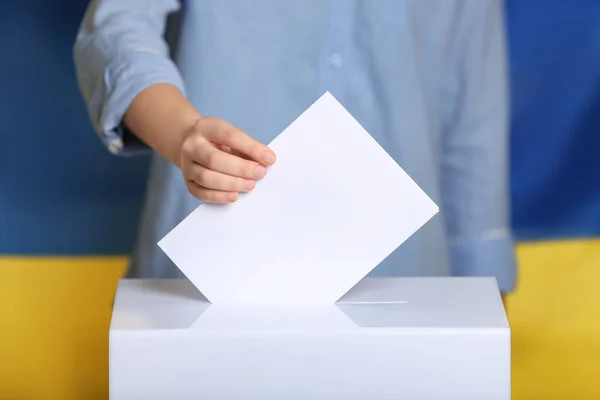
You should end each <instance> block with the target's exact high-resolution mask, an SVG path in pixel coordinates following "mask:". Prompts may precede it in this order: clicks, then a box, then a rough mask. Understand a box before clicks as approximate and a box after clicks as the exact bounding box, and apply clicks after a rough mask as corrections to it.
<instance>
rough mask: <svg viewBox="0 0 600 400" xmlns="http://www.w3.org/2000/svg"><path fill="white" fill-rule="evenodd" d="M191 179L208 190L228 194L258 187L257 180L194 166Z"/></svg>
mask: <svg viewBox="0 0 600 400" xmlns="http://www.w3.org/2000/svg"><path fill="white" fill-rule="evenodd" d="M188 176H189V179H191V180H192V181H194V182H195V183H196V184H198V185H199V186H202V187H203V188H206V189H214V190H221V191H226V192H249V191H251V190H252V189H254V187H255V186H256V180H254V179H244V178H239V177H235V176H231V175H225V174H222V173H220V172H216V171H213V170H210V169H208V168H204V167H203V166H201V165H198V164H194V165H192V166H191V170H190V171H189V172H188Z"/></svg>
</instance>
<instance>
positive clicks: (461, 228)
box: [74, 0, 516, 291]
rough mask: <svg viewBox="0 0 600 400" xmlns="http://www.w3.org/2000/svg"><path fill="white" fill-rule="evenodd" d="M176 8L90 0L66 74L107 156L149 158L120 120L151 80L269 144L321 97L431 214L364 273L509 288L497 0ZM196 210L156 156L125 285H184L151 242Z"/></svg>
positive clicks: (511, 262)
mask: <svg viewBox="0 0 600 400" xmlns="http://www.w3.org/2000/svg"><path fill="white" fill-rule="evenodd" d="M180 6H181V4H180V2H178V1H175V0H127V1H123V0H97V1H93V2H92V4H91V5H90V7H89V9H88V11H87V14H86V16H85V19H84V21H83V23H82V26H81V30H80V32H79V35H78V37H77V41H76V44H75V49H74V55H75V65H76V69H77V76H78V81H79V84H80V87H81V91H82V93H83V95H84V98H85V100H86V102H87V105H88V110H89V114H90V117H91V121H92V123H93V125H94V127H95V129H96V130H97V132H98V133H99V135H100V138H101V139H102V141H103V142H104V143H105V144H106V146H107V147H108V149H109V150H110V151H111V152H113V153H114V154H138V153H139V152H140V151H147V149H145V148H144V146H143V145H141V144H140V143H139V142H138V141H136V140H135V139H134V138H133V137H132V136H131V135H128V134H127V133H124V132H125V129H124V128H123V127H122V125H121V119H122V117H123V114H124V113H125V111H126V109H127V108H128V106H129V104H130V103H131V101H132V99H133V98H134V97H135V96H136V95H137V94H138V93H139V92H140V91H141V90H143V89H145V88H147V87H148V86H150V85H152V84H156V83H171V84H173V85H175V86H177V87H178V88H179V89H180V90H181V91H182V92H184V93H185V94H186V96H187V97H188V99H189V100H190V101H191V102H192V103H193V104H194V105H195V106H196V107H197V108H198V110H199V111H200V113H201V114H203V115H211V116H216V117H219V118H222V119H225V120H227V121H229V122H231V123H233V124H235V125H237V126H238V127H240V128H242V129H244V130H245V131H247V132H249V133H250V134H251V135H253V136H254V137H255V138H257V139H258V140H260V141H262V142H264V143H268V142H270V141H271V140H272V139H273V138H274V137H275V136H276V135H277V134H278V133H279V132H281V131H282V130H283V129H284V128H285V127H286V126H287V125H289V124H290V123H291V122H292V121H293V120H294V119H295V118H296V117H297V116H298V115H300V114H301V113H302V112H303V111H304V110H305V109H306V108H307V107H308V106H309V105H310V104H312V103H313V102H314V101H315V100H316V99H317V98H318V97H319V96H320V95H321V94H322V93H324V92H325V91H330V92H331V93H332V94H333V95H334V96H335V97H336V98H337V99H338V100H339V101H340V102H341V103H342V104H343V105H344V106H345V107H346V108H347V109H348V111H349V112H350V113H351V114H352V115H353V116H354V117H355V118H356V119H357V120H358V121H359V122H360V123H361V124H362V125H363V126H364V127H365V129H366V130H367V131H368V132H369V133H371V135H372V136H373V137H374V138H375V140H377V142H379V144H380V145H381V146H382V147H383V148H384V149H385V150H386V151H387V152H388V153H389V154H390V155H391V156H392V157H393V158H394V159H395V160H396V161H397V162H398V163H399V164H400V165H401V166H402V168H404V169H405V171H406V172H407V173H408V174H409V175H410V176H411V177H412V178H413V179H414V180H415V181H416V182H417V183H418V184H419V185H420V186H421V187H422V188H423V190H425V192H427V194H428V195H429V196H430V197H431V198H432V199H433V200H434V201H435V202H436V203H437V204H438V205H440V208H441V211H440V213H439V214H438V215H437V216H435V217H434V218H433V219H432V220H430V221H429V222H428V223H427V224H426V225H425V226H424V227H423V228H422V229H421V230H420V231H419V232H417V233H416V234H415V235H414V236H413V237H411V238H410V239H409V240H408V241H407V242H405V243H404V244H403V245H402V246H400V247H399V248H398V249H397V250H396V251H395V252H394V253H392V254H391V255H390V256H389V257H388V258H387V259H385V260H384V261H383V262H382V263H381V264H380V265H379V266H378V267H377V268H376V269H375V270H374V271H373V272H372V275H378V276H382V275H404V276H406V275H408V276H415V275H417V276H428V275H429V276H430V275H484V276H495V277H496V278H497V280H498V282H499V285H500V288H501V290H503V291H510V290H512V289H513V288H514V285H515V275H516V263H515V254H514V245H513V240H512V238H511V234H510V226H509V211H510V210H509V203H508V139H509V136H508V104H507V103H508V93H507V88H508V85H507V71H506V67H507V65H506V54H505V37H504V21H503V4H502V2H501V1H500V0H465V1H459V0H429V1H423V0H362V1H361V0H285V1H282V0H253V1H249V0H221V1H217V0H193V1H188V2H184V3H183V7H180ZM176 12H177V13H176ZM173 13H175V14H173ZM170 14H172V15H171V16H175V17H176V18H174V19H173V20H171V22H170V23H169V24H168V25H166V23H167V16H168V15H170ZM165 26H167V27H168V28H169V29H167V32H169V35H168V36H169V38H170V39H168V40H165V39H163V34H164V33H165ZM172 28H174V29H172ZM173 32H174V33H175V35H171V34H172V33H173ZM317 145H318V144H317ZM309 156H310V155H307V157H309ZM357 162H360V160H357ZM356 190H360V187H357V188H356ZM199 204H200V203H199V201H197V200H196V199H194V198H193V197H192V196H191V195H190V194H189V193H188V192H187V189H186V185H185V183H184V180H183V177H182V175H181V172H180V171H179V170H178V169H177V168H176V167H175V166H173V165H172V164H170V163H169V162H167V161H166V160H165V159H163V158H162V157H160V156H159V155H154V159H153V164H152V167H151V171H150V180H149V184H148V193H147V199H146V202H145V206H144V210H143V215H142V220H141V224H140V231H139V238H138V241H137V246H136V249H135V253H134V257H133V260H132V265H131V268H130V276H137V277H177V276H181V275H180V273H179V271H178V269H177V268H176V267H175V266H174V265H173V264H172V263H171V262H170V261H169V260H168V259H167V257H166V256H165V255H164V253H162V251H161V250H160V249H159V248H158V246H157V245H156V243H157V242H158V241H159V240H160V239H161V238H162V237H163V236H164V235H165V234H166V233H168V232H169V231H170V230H171V229H172V228H174V227H175V225H177V223H178V222H179V221H181V220H182V219H183V218H185V217H186V216H187V215H188V214H189V213H190V212H191V211H192V210H193V209H194V208H195V207H197V206H198V205H199ZM198 246H202V243H198ZM215 267H216V268H217V267H218V266H215Z"/></svg>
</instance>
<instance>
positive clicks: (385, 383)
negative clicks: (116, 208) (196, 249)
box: [110, 278, 511, 400]
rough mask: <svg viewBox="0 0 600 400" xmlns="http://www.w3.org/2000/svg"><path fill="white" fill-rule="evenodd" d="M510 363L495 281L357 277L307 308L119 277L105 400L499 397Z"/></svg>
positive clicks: (506, 387)
mask: <svg viewBox="0 0 600 400" xmlns="http://www.w3.org/2000/svg"><path fill="white" fill-rule="evenodd" d="M308 295H310V293H307V296H308ZM510 359H511V357H510V328H509V325H508V322H507V318H506V314H505V312H504V307H503V305H502V301H501V297H500V293H499V291H498V286H497V284H496V281H495V279H493V278H365V279H363V280H361V281H360V282H359V283H358V284H357V285H356V286H355V287H354V288H353V289H351V290H350V291H349V292H348V293H347V294H346V295H344V296H343V297H342V298H341V299H340V300H339V301H338V302H337V303H336V304H331V305H306V306H261V305H253V306H243V305H220V304H216V305H213V304H210V303H209V302H208V301H207V300H206V299H205V298H204V297H203V296H202V295H201V294H200V292H198V290H197V289H196V288H195V287H194V286H193V285H192V284H191V283H190V282H189V281H187V280H177V279H175V280H122V281H121V282H120V283H119V286H118V289H117V293H116V298H115V303H114V310H113V316H112V321H111V326H110V398H111V399H112V400H137V399H140V400H141V399H143V400H152V399H161V400H164V399H170V400H177V399H207V400H220V399H223V400H225V399H227V400H230V399H231V400H232V399H261V400H269V399H277V400H282V399H285V400H293V399H298V400H300V399H302V400H309V399H315V400H329V399H332V400H333V399H340V400H342V399H343V400H351V399H363V400H378V399H394V400H400V399H410V400H418V399H427V400H432V399H457V400H484V399H485V400H495V399H498V400H500V399H502V400H505V399H509V398H510Z"/></svg>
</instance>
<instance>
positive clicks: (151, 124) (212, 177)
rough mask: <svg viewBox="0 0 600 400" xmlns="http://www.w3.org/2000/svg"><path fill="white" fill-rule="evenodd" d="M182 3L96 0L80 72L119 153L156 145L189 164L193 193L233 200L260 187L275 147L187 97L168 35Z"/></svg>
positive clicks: (95, 119)
mask: <svg viewBox="0 0 600 400" xmlns="http://www.w3.org/2000/svg"><path fill="white" fill-rule="evenodd" d="M178 7H179V3H178V2H177V1H176V0H95V1H92V3H90V6H89V7H88V9H87V12H86V15H85V17H84V20H83V23H82V25H81V28H80V31H79V33H78V35H77V40H76V43H75V47H74V58H75V69H76V72H77V79H78V82H79V86H80V88H81V92H82V94H83V97H84V99H85V101H86V103H87V105H88V112H89V115H90V118H91V120H92V123H93V125H94V128H95V130H96V131H97V132H98V133H99V135H100V137H101V138H102V140H103V142H104V143H105V144H106V145H107V147H108V148H109V150H110V151H111V152H113V153H115V154H133V153H135V152H136V149H147V148H148V147H146V146H149V147H150V148H152V149H154V150H155V151H157V152H158V153H160V154H161V155H162V156H163V157H165V158H166V159H167V160H169V161H171V162H172V163H174V164H175V165H177V166H178V167H179V168H180V169H181V170H182V173H183V176H184V179H185V182H186V184H187V187H188V190H189V191H190V193H192V195H194V196H195V197H197V198H198V199H200V200H203V201H208V202H216V203H230V202H233V201H236V200H237V198H238V192H241V191H250V190H252V189H253V188H254V185H255V180H256V179H260V178H262V177H264V175H265V174H266V168H265V167H266V166H269V165H271V164H273V163H274V162H275V154H274V153H273V152H272V151H270V150H269V149H268V148H267V147H266V146H265V145H263V144H261V143H258V142H257V141H256V140H254V139H252V138H251V137H250V136H249V135H248V134H247V133H245V132H243V131H241V130H240V129H238V128H236V127H234V126H232V125H231V124H228V123H227V122H225V121H222V120H219V119H216V118H208V117H201V116H200V114H199V113H198V112H197V111H196V110H195V108H194V107H193V105H192V104H190V103H189V102H188V101H187V99H186V97H185V92H184V87H183V81H182V79H181V76H180V74H179V71H178V70H177V68H176V66H175V64H174V63H173V62H172V61H171V59H170V58H169V54H168V46H167V43H166V42H165V40H164V39H163V34H164V30H165V24H166V20H167V16H168V15H169V14H170V13H172V12H174V11H177V10H178ZM246 158H250V159H251V160H248V159H246Z"/></svg>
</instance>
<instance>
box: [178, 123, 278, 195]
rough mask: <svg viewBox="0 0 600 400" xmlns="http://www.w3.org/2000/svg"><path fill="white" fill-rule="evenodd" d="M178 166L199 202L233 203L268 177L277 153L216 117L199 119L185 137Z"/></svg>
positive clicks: (189, 188)
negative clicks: (239, 195)
mask: <svg viewBox="0 0 600 400" xmlns="http://www.w3.org/2000/svg"><path fill="white" fill-rule="evenodd" d="M179 154H180V155H179V163H178V164H179V166H180V168H181V170H182V172H183V176H184V177H185V180H186V184H187V188H188V190H189V191H190V193H191V194H192V195H194V196H195V197H196V198H198V199H199V200H202V201H204V202H209V203H232V202H234V201H236V200H237V199H238V193H239V192H249V191H251V190H252V189H254V186H255V185H256V181H257V180H258V179H261V178H263V177H264V176H265V175H266V174H267V168H266V167H268V166H270V165H272V164H273V163H274V162H275V153H274V152H273V151H272V150H270V149H269V148H268V147H267V146H265V145H264V144H262V143H260V142H258V141H257V140H255V139H253V138H252V137H251V136H250V135H248V134H247V133H246V132H244V131H242V130H241V129H239V128H236V127H235V126H233V125H231V124H230V123H228V122H226V121H223V120H221V119H218V118H213V117H201V118H199V119H198V120H197V121H196V123H195V124H194V125H193V127H192V128H191V129H190V131H189V132H188V134H187V135H186V136H185V137H184V139H183V141H182V144H181V150H180V153H179Z"/></svg>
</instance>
